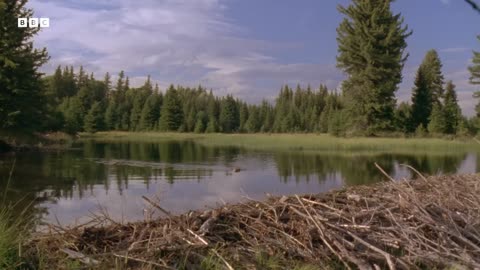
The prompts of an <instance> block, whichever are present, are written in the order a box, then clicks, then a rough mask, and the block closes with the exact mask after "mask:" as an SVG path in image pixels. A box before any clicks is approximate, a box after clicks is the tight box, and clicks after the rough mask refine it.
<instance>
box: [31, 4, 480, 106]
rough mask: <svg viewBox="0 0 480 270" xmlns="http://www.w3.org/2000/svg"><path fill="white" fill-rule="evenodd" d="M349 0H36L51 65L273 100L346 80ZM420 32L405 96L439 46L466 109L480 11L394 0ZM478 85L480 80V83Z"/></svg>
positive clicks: (412, 41) (414, 39) (40, 41)
mask: <svg viewBox="0 0 480 270" xmlns="http://www.w3.org/2000/svg"><path fill="white" fill-rule="evenodd" d="M349 2H350V1H348V0H30V3H29V6H30V7H32V8H34V10H35V15H36V16H37V17H49V18H50V28H48V29H44V30H43V31H42V32H41V34H40V36H39V37H38V38H37V39H36V45H37V46H46V47H47V48H48V50H49V53H50V55H51V56H52V59H51V61H50V63H49V64H48V65H47V66H46V67H45V71H46V72H48V73H49V72H51V71H52V70H53V69H54V68H55V67H56V66H57V65H59V64H62V65H75V66H79V65H83V66H85V67H86V68H87V69H88V70H89V71H92V72H94V73H95V74H96V75H97V77H102V76H103V74H104V73H105V72H107V71H109V72H110V73H118V71H120V70H122V69H123V70H125V72H126V74H127V75H128V76H130V78H131V80H132V82H133V84H134V85H139V84H141V83H142V82H143V81H144V80H145V77H146V75H148V74H150V75H151V76H152V78H153V79H154V80H155V81H156V82H158V83H159V84H160V86H161V87H163V88H165V87H166V86H167V85H168V84H170V83H174V84H182V85H191V86H195V85H198V84H202V85H204V86H206V87H208V88H212V89H213V91H214V93H216V94H218V95H224V94H227V93H231V94H234V95H235V96H237V97H240V98H243V99H245V100H247V101H250V102H258V101H260V100H261V99H263V98H267V99H272V98H273V97H274V96H275V95H276V94H277V93H278V91H279V89H280V87H281V85H283V84H285V83H289V84H292V85H295V84H297V83H300V84H308V83H309V84H311V85H312V86H318V85H319V84H320V83H324V84H326V85H328V86H329V87H330V88H332V89H333V88H336V87H338V85H339V83H340V81H341V80H342V77H343V75H342V73H341V72H340V71H339V70H337V69H336V67H335V57H336V54H337V44H336V32H335V30H336V27H337V26H338V24H339V22H340V21H341V19H342V17H341V15H340V14H339V13H338V12H337V9H336V7H337V5H338V4H343V5H346V4H348V3H349ZM393 9H394V11H395V12H401V13H402V14H403V15H404V17H405V22H406V23H407V24H408V25H409V27H410V29H412V30H413V31H414V33H413V35H412V36H411V37H410V38H409V39H408V40H407V42H408V45H409V47H408V52H409V53H410V58H409V59H408V62H407V64H406V66H405V70H404V81H403V83H402V84H401V85H400V90H399V91H398V92H397V96H398V99H399V100H407V99H409V98H410V94H411V88H412V84H413V82H412V81H413V77H414V75H415V71H416V68H417V67H418V65H419V63H420V62H421V60H422V57H423V55H424V54H425V52H426V51H427V50H429V49H431V48H434V49H437V50H438V51H439V53H440V57H441V58H442V61H443V64H444V69H443V71H444V74H445V77H446V79H450V80H453V81H454V83H455V84H456V85H457V91H458V92H459V99H460V102H461V105H462V108H463V109H464V112H465V113H466V114H468V115H471V114H472V113H473V107H474V104H475V100H473V99H472V98H471V94H472V92H473V91H474V90H475V88H474V87H472V86H470V85H469V84H468V71H467V66H468V65H469V62H470V58H471V55H472V50H473V49H476V50H480V42H477V40H476V38H475V37H476V35H478V34H480V14H478V13H475V12H474V11H473V10H471V9H470V7H469V6H467V5H466V4H465V3H464V1H461V0H401V1H396V3H395V4H393ZM478 90H480V89H478Z"/></svg>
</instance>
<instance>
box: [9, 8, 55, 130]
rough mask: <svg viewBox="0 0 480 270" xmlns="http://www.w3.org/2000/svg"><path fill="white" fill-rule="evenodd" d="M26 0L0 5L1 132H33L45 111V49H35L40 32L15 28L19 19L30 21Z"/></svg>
mask: <svg viewBox="0 0 480 270" xmlns="http://www.w3.org/2000/svg"><path fill="white" fill-rule="evenodd" d="M26 3H27V0H15V1H0V4H1V5H0V86H1V87H0V88H1V90H0V129H3V130H22V131H27V132H30V131H34V130H37V129H40V128H41V126H42V118H43V116H44V112H45V110H46V108H45V105H46V102H45V95H44V93H43V88H44V86H43V84H42V81H41V80H40V77H41V75H42V74H41V73H40V72H39V71H38V69H39V68H40V67H41V66H42V65H43V64H44V63H46V62H47V60H48V55H47V51H46V49H45V48H44V49H41V50H38V49H34V47H33V37H35V35H36V34H37V33H38V32H39V31H40V28H31V27H23V28H21V27H20V28H19V27H18V18H30V17H33V10H31V9H27V8H26V7H25V5H26Z"/></svg>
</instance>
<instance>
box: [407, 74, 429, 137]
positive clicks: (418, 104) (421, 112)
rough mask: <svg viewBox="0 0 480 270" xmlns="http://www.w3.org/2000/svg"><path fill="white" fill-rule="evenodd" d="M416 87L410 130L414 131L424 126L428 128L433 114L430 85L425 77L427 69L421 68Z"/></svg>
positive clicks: (413, 95) (413, 96) (414, 89)
mask: <svg viewBox="0 0 480 270" xmlns="http://www.w3.org/2000/svg"><path fill="white" fill-rule="evenodd" d="M414 84H415V87H414V88H413V93H412V113H411V119H410V123H411V126H410V128H411V129H410V130H409V131H413V130H415V129H417V128H418V126H420V125H422V126H423V128H425V129H426V128H427V127H428V123H429V121H430V115H431V114H432V106H433V103H432V95H431V92H430V90H429V88H428V87H429V84H428V81H427V77H426V75H425V69H424V68H423V67H422V66H420V68H419V69H418V71H417V76H416V77H415V82H414Z"/></svg>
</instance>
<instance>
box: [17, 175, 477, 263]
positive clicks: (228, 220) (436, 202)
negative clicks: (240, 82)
mask: <svg viewBox="0 0 480 270" xmlns="http://www.w3.org/2000/svg"><path fill="white" fill-rule="evenodd" d="M145 199H146V200H147V201H149V202H150V204H151V205H152V206H153V207H155V208H156V209H157V210H158V211H161V212H163V213H164V214H165V215H166V217H165V218H162V219H158V220H145V221H143V222H134V223H129V224H118V223H115V222H114V221H112V220H109V219H108V217H107V216H104V217H98V218H99V219H98V220H96V222H107V223H110V224H109V225H107V226H100V227H98V226H97V227H92V226H91V225H93V223H92V224H90V226H84V227H76V228H58V227H55V226H52V227H51V230H52V231H51V233H48V234H40V235H36V236H35V237H34V238H32V239H30V241H29V242H28V243H26V245H25V247H24V250H23V254H24V255H23V256H24V257H25V258H30V261H35V258H42V260H43V263H46V265H48V266H51V267H57V268H60V267H63V268H64V267H65V264H66V263H68V264H72V263H74V264H75V265H78V266H82V267H87V268H88V267H94V268H96V267H98V268H102V267H103V268H112V267H118V266H119V265H121V267H129V269H178V268H181V269H198V268H196V267H197V266H199V265H203V266H206V265H207V266H209V267H204V268H200V269H255V268H257V269H285V268H287V269H337V268H348V267H353V268H355V267H358V268H361V269H424V268H439V269H444V268H449V267H464V268H467V269H470V268H475V267H479V266H480V209H479V208H478V205H480V175H478V174H472V175H451V176H435V177H428V178H424V177H423V176H420V177H419V178H418V179H417V180H411V181H389V182H382V183H377V184H373V185H369V186H354V187H348V188H344V189H341V190H337V191H332V192H328V193H325V194H319V195H302V196H289V197H287V196H283V197H270V198H268V199H267V200H265V201H250V202H246V203H237V204H227V205H225V206H223V207H221V208H217V209H213V210H208V211H191V212H188V213H186V214H183V215H178V216H173V215H171V214H170V213H169V212H168V211H167V210H165V209H163V208H162V207H161V205H158V204H157V203H156V202H153V201H150V200H149V199H148V198H145ZM103 225H104V224H103ZM28 247H30V248H28ZM39 251H40V252H39ZM32 258H33V259H32ZM36 261H38V259H37V260H36ZM264 264H269V265H270V266H269V267H266V266H265V265H264ZM275 265H276V266H277V267H273V266H275ZM319 266H320V267H319ZM259 267H260V268H259ZM261 267H264V268H261ZM122 269H123V268H122ZM459 269H463V268H459Z"/></svg>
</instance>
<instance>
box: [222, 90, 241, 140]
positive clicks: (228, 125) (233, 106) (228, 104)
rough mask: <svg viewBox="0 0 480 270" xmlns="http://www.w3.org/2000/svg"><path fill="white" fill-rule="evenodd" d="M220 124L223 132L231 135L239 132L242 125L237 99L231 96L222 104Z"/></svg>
mask: <svg viewBox="0 0 480 270" xmlns="http://www.w3.org/2000/svg"><path fill="white" fill-rule="evenodd" d="M219 122H220V127H221V131H222V132H226V133H231V132H236V131H238V128H239V125H240V115H239V110H238V107H237V103H236V102H235V99H234V98H233V97H232V96H230V95H228V96H227V97H226V98H225V99H224V100H223V102H222V107H221V111H220V119H219Z"/></svg>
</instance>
